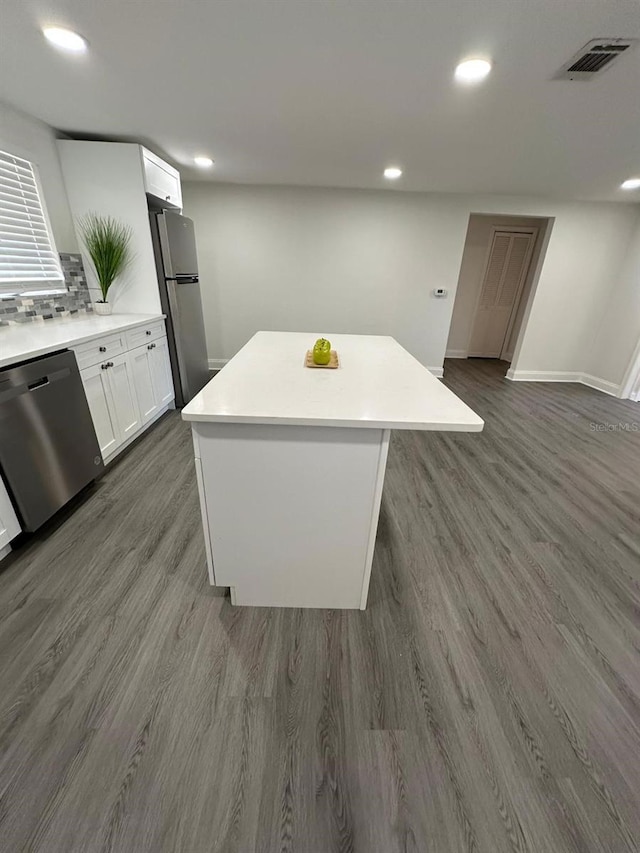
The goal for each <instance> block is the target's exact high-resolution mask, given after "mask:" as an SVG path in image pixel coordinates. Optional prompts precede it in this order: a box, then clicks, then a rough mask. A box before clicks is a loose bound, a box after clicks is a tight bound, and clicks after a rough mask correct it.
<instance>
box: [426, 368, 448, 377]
mask: <svg viewBox="0 0 640 853" xmlns="http://www.w3.org/2000/svg"><path fill="white" fill-rule="evenodd" d="M427 370H428V371H429V373H433V375H434V376H435V377H436V379H442V377H443V376H444V367H427Z"/></svg>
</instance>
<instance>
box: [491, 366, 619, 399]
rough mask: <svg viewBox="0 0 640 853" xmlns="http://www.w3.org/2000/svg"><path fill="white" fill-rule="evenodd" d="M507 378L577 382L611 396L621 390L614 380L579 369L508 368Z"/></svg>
mask: <svg viewBox="0 0 640 853" xmlns="http://www.w3.org/2000/svg"><path fill="white" fill-rule="evenodd" d="M507 379H510V380H511V381H512V382H578V383H579V384H581V385H587V386H588V387H589V388H595V389H596V390H597V391H602V392H603V393H604V394H610V395H611V396H612V397H619V396H620V394H621V392H622V389H621V387H620V385H616V384H615V382H608V381H607V380H606V379H600V378H599V377H597V376H592V375H591V374H590V373H580V372H579V371H564V370H542V371H540V370H513V369H512V368H509V370H507Z"/></svg>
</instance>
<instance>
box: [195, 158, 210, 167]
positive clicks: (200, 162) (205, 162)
mask: <svg viewBox="0 0 640 853" xmlns="http://www.w3.org/2000/svg"><path fill="white" fill-rule="evenodd" d="M193 162H194V163H195V164H196V166H199V167H200V168H201V169H210V168H211V166H213V160H212V159H211V157H194V158H193Z"/></svg>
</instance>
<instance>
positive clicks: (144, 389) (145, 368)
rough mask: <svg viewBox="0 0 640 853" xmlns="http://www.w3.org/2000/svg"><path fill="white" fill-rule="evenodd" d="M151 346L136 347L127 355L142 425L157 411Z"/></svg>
mask: <svg viewBox="0 0 640 853" xmlns="http://www.w3.org/2000/svg"><path fill="white" fill-rule="evenodd" d="M150 346H151V344H146V345H145V346H143V347H137V348H136V349H134V350H132V351H131V352H130V353H129V359H130V363H131V371H132V373H133V381H134V384H135V386H136V396H137V398H138V409H139V410H140V419H141V421H142V423H143V424H146V423H148V422H149V421H150V420H151V419H152V418H153V416H154V415H155V414H156V412H157V411H158V408H159V407H158V400H157V397H156V391H155V387H154V378H153V376H152V364H151V362H152V353H153V350H151V349H149V347H150Z"/></svg>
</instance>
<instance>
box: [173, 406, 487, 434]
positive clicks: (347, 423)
mask: <svg viewBox="0 0 640 853" xmlns="http://www.w3.org/2000/svg"><path fill="white" fill-rule="evenodd" d="M181 417H182V420H183V421H187V422H188V423H192V424H239V425H241V424H253V425H254V426H260V425H265V426H266V425H268V426H316V427H345V428H347V429H406V430H418V431H422V432H482V430H483V429H484V421H483V420H482V419H479V420H480V423H460V422H455V423H451V422H449V423H448V422H446V421H444V422H443V421H430V422H429V423H424V422H412V421H360V420H340V419H332V418H281V417H275V416H274V417H268V416H267V417H255V416H247V417H243V416H242V415H232V416H224V415H192V414H189V413H187V414H185V412H184V410H183V411H182V412H181Z"/></svg>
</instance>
